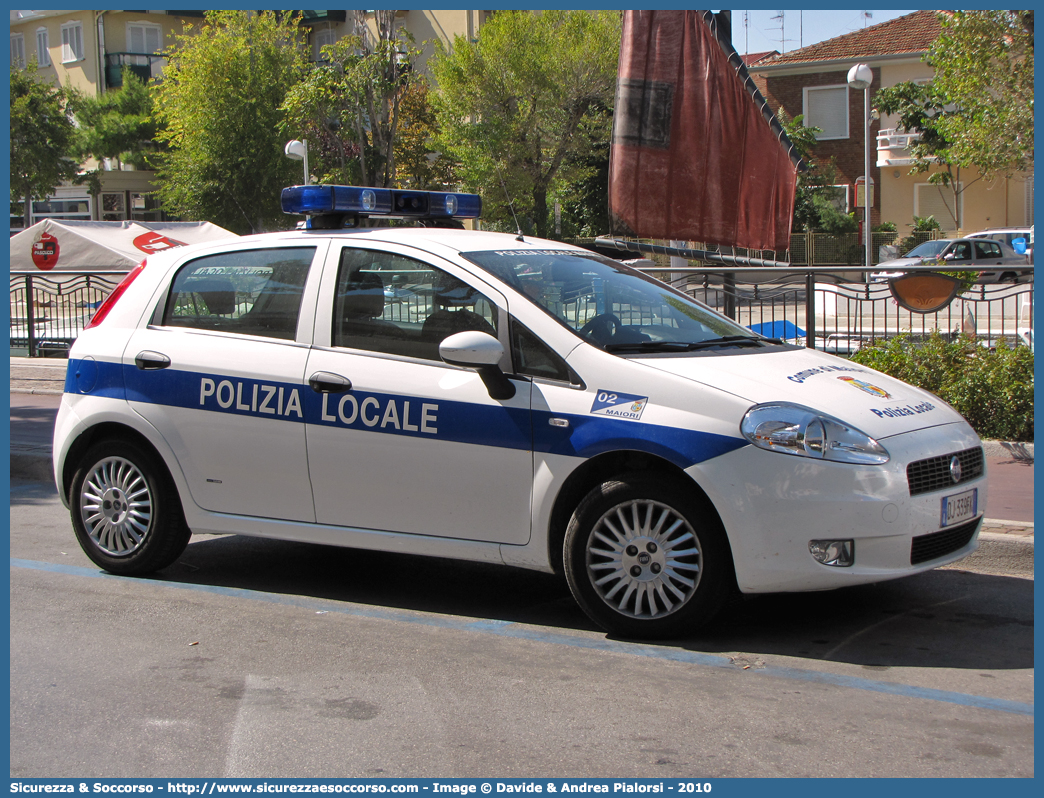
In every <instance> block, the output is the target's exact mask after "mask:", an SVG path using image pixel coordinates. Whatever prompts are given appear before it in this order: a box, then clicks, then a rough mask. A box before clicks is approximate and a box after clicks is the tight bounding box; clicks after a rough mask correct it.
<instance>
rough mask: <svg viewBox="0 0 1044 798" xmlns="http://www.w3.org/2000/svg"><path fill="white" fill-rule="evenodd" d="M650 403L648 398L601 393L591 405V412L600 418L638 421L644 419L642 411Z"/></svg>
mask: <svg viewBox="0 0 1044 798" xmlns="http://www.w3.org/2000/svg"><path fill="white" fill-rule="evenodd" d="M648 403H649V397H648V396H635V395H634V394H629V393H614V392H612V391H599V392H598V393H597V394H596V395H595V400H594V404H593V405H591V412H592V413H594V414H595V415H598V416H613V417H615V418H629V419H633V420H635V421H637V420H638V419H640V418H641V417H642V411H643V410H645V406H646V405H647V404H648Z"/></svg>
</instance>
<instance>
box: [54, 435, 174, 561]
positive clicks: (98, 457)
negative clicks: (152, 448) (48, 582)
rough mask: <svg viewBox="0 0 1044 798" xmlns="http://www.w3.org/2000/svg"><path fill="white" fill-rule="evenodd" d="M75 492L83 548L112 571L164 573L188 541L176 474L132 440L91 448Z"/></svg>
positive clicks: (78, 474)
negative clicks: (170, 472)
mask: <svg viewBox="0 0 1044 798" xmlns="http://www.w3.org/2000/svg"><path fill="white" fill-rule="evenodd" d="M69 495H70V499H71V501H70V514H71V515H72V523H73V530H74V531H75V533H76V539H77V541H79V544H80V548H82V549H83V551H84V553H85V554H86V555H87V556H88V557H90V558H91V560H92V561H93V562H94V563H95V564H97V565H99V566H101V567H102V568H104V569H105V570H106V571H109V572H111V573H114V574H121V575H124V576H137V575H139V574H147V573H151V572H152V571H158V570H160V569H161V568H166V567H167V566H168V565H170V564H171V563H172V562H174V561H175V560H176V559H177V558H178V557H180V556H181V553H182V552H183V551H184V550H185V546H187V545H188V541H189V537H190V536H191V532H190V531H189V529H188V527H187V526H186V525H185V521H184V519H183V517H182V513H181V506H180V504H179V503H178V495H177V489H176V488H175V487H174V484H173V482H172V480H171V478H170V475H169V474H168V473H167V471H166V469H165V468H164V467H163V465H162V464H161V463H159V462H158V461H157V459H156V458H155V457H154V456H153V455H151V454H150V453H148V452H146V451H144V450H143V449H141V448H139V447H138V446H135V445H134V444H132V443H127V442H123V441H103V442H102V443H99V444H97V445H95V446H93V447H91V449H90V450H89V451H88V452H87V454H86V455H84V457H83V459H82V460H81V461H80V465H79V467H78V468H77V470H76V474H75V475H74V476H73V481H72V489H71V491H70V494H69Z"/></svg>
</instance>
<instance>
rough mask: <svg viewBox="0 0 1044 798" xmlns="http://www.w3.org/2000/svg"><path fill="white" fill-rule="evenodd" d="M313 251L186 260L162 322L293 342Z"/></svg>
mask: <svg viewBox="0 0 1044 798" xmlns="http://www.w3.org/2000/svg"><path fill="white" fill-rule="evenodd" d="M314 256H315V247H286V248H280V249H257V250H237V251H236V252H225V253H221V254H219V255H207V256H204V257H202V258H197V259H196V260H192V261H189V262H188V263H187V264H185V265H184V266H182V267H181V269H180V270H179V271H178V273H177V274H176V275H175V277H174V283H173V285H172V287H171V290H170V295H169V296H168V297H167V303H166V306H165V308H164V312H163V322H162V323H163V324H164V325H167V326H171V327H191V328H194V329H197V330H215V331H223V332H234V333H241V334H244V335H259V336H265V337H268V338H284V339H287V340H293V339H294V337H295V336H296V334H297V320H298V317H299V316H300V313H301V297H302V296H303V294H304V284H305V279H306V278H307V277H308V270H309V268H310V267H311V265H312V260H313V257H314Z"/></svg>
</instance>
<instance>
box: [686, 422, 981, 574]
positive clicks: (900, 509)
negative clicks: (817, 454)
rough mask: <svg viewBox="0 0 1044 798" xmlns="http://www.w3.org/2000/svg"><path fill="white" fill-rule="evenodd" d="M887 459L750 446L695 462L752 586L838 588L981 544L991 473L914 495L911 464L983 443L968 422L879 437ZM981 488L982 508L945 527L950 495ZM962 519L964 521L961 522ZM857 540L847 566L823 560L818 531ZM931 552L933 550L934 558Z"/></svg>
mask: <svg viewBox="0 0 1044 798" xmlns="http://www.w3.org/2000/svg"><path fill="white" fill-rule="evenodd" d="M881 442H882V444H884V446H885V447H886V448H887V450H888V452H889V455H890V458H891V459H890V460H889V462H888V463H886V464H884V465H881V466H857V465H850V464H845V463H829V462H823V461H819V460H812V459H809V458H804V457H796V456H793V455H786V454H780V453H776V452H768V451H765V450H763V449H759V448H757V447H754V446H746V447H744V448H742V449H738V450H736V451H734V452H731V453H729V454H726V455H723V456H721V457H717V458H715V459H714V460H711V461H707V462H706V463H701V464H699V465H697V466H693V467H692V468H690V469H688V473H689V475H690V476H691V477H692V478H693V479H694V480H696V482H698V483H699V484H700V485H701V486H702V487H703V488H704V490H706V491H707V494H708V496H709V497H710V499H711V501H712V502H713V503H714V505H715V507H716V508H717V509H718V512H719V515H720V516H721V519H722V522H723V523H724V525H725V529H726V532H727V533H728V537H729V543H730V544H731V547H732V554H733V561H734V563H735V567H736V579H737V582H738V584H739V588H740V590H741V591H743V592H744V593H768V592H790V591H806V590H830V589H833V588H838V587H844V586H846V585H858V584H866V583H870V582H880V581H884V580H887V579H895V578H898V577H901V576H907V575H910V574H914V573H919V572H921V571H926V570H929V569H931V568H935V567H937V566H939V565H944V564H946V563H949V562H953V561H955V560H959V559H961V558H962V557H965V556H967V555H968V554H970V553H971V552H973V551H974V550H975V549H976V548H977V547H978V531H979V526H980V525H981V521H982V517H983V514H984V512H985V509H986V498H987V497H986V473H985V470H983V473H982V474H981V476H979V477H977V478H974V479H970V480H967V481H964V482H961V483H960V484H959V485H949V486H948V487H942V488H940V489H937V490H932V491H930V492H927V493H923V494H920V495H916V496H911V495H910V490H909V486H908V482H907V474H906V467H907V465H908V464H910V463H912V462H916V461H920V460H923V459H925V458H929V457H933V456H938V455H946V454H950V453H953V452H958V451H963V450H965V449H971V448H974V447H977V446H980V445H981V443H980V441H979V439H978V437H977V436H976V435H975V432H974V431H973V430H972V429H971V427H970V426H968V424H966V423H964V422H960V423H955V424H946V425H942V426H939V427H933V428H930V429H923V430H917V431H914V432H909V433H905V434H902V435H895V436H892V437H890V438H887V439H884V440H882V441H881ZM972 489H975V490H977V491H978V502H977V511H976V515H975V516H974V517H973V518H971V519H968V520H966V521H963V522H959V523H957V524H953V525H952V526H947V527H945V528H944V527H943V526H942V523H941V518H940V511H941V506H942V497H944V496H951V495H954V494H957V493H963V492H964V491H968V490H972ZM958 527H960V529H958ZM838 539H851V540H854V541H855V562H854V563H853V565H851V566H848V567H838V566H828V565H823V564H822V563H819V562H817V561H816V560H814V559H813V557H812V555H811V553H810V552H809V541H811V540H838ZM926 557H927V559H926Z"/></svg>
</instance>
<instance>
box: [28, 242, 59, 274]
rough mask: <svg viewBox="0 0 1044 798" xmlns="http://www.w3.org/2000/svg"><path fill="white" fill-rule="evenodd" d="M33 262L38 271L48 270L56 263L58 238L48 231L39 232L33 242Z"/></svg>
mask: <svg viewBox="0 0 1044 798" xmlns="http://www.w3.org/2000/svg"><path fill="white" fill-rule="evenodd" d="M32 255H33V263H34V264H36V268H37V269H39V270H40V271H44V272H49V271H50V270H51V269H53V268H54V267H55V266H56V265H57V264H58V239H57V238H55V237H54V236H53V235H51V234H50V233H40V238H38V239H37V240H36V241H34V242H33V252H32Z"/></svg>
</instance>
